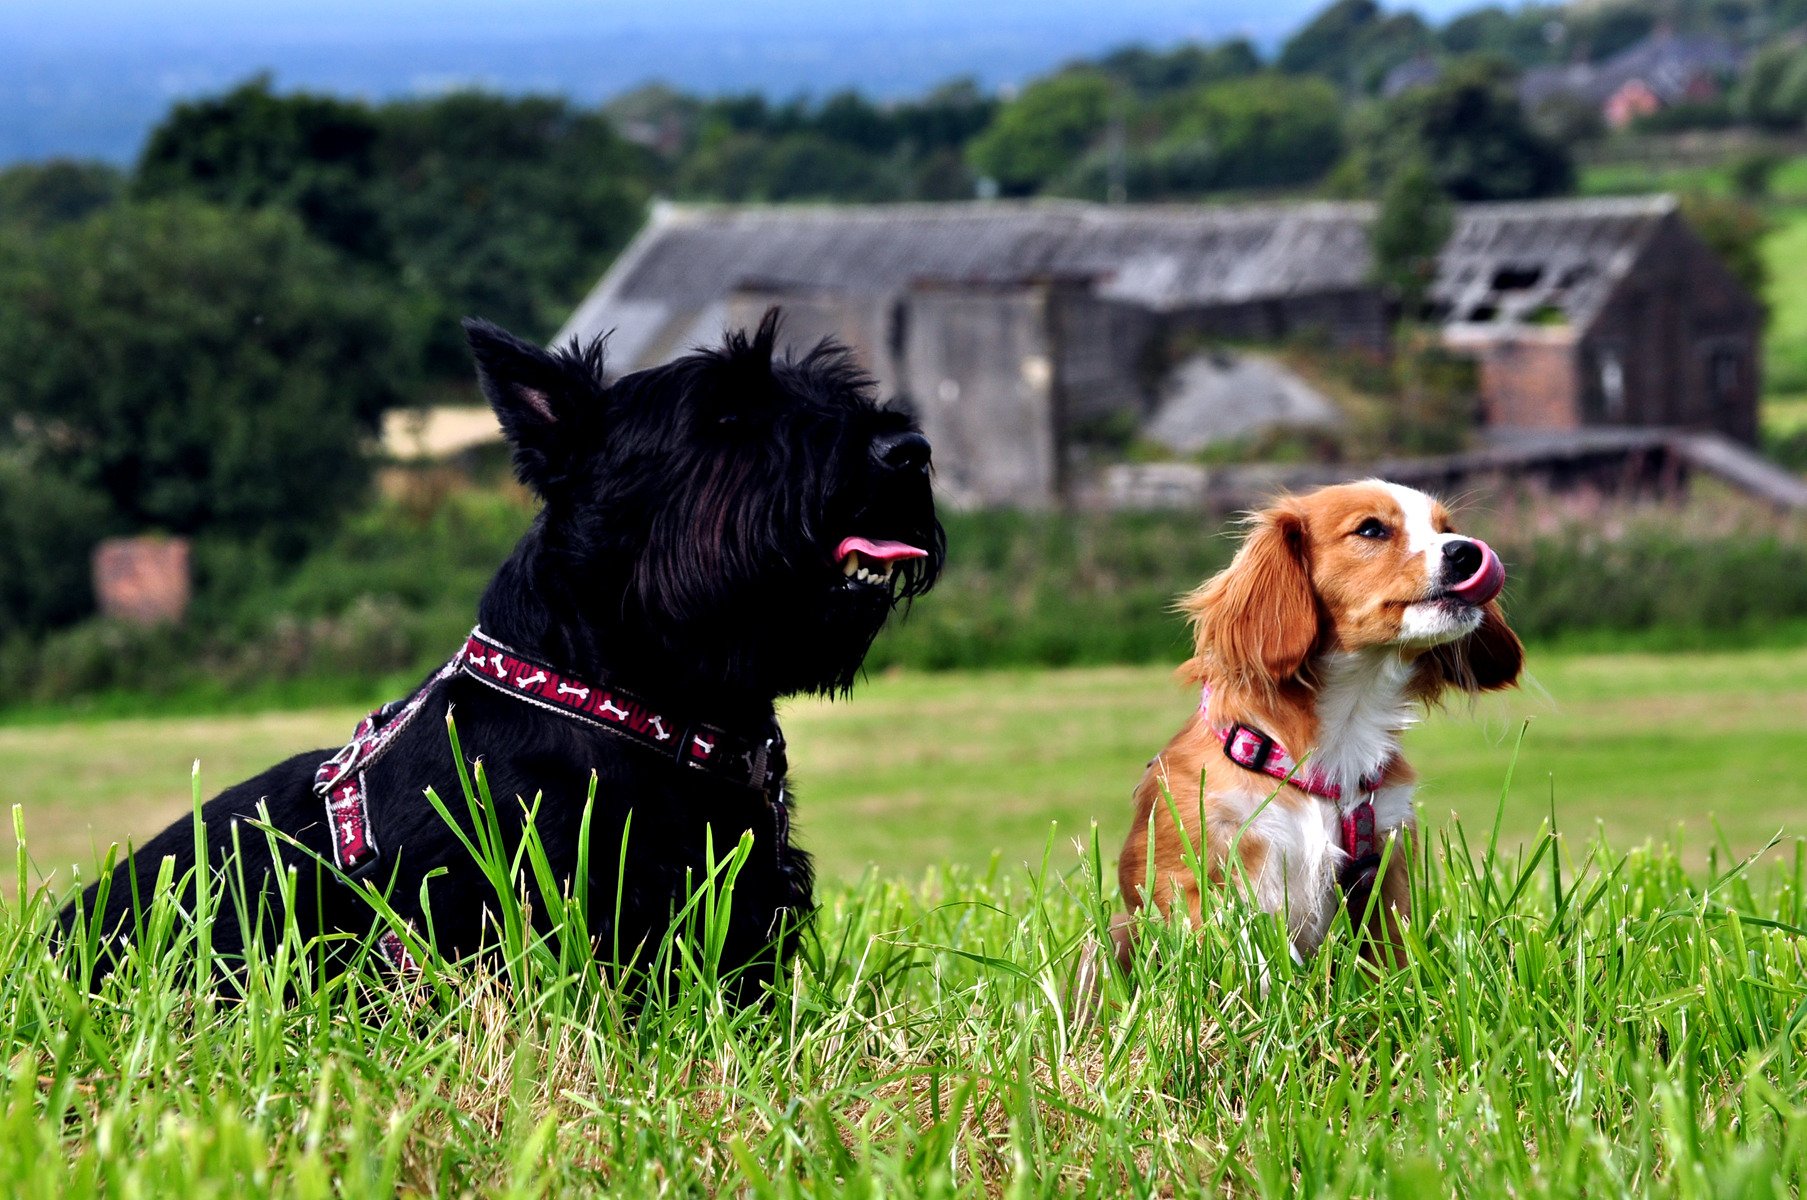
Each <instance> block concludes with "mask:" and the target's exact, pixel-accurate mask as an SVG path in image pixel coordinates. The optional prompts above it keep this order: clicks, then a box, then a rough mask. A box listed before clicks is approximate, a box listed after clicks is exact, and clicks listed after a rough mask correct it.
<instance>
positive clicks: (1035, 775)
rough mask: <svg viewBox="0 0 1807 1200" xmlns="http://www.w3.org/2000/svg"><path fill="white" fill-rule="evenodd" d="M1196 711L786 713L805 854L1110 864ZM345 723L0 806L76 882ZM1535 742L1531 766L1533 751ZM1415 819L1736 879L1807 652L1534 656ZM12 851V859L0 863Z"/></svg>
mask: <svg viewBox="0 0 1807 1200" xmlns="http://www.w3.org/2000/svg"><path fill="white" fill-rule="evenodd" d="M1195 703H1196V697H1195V696H1194V695H1192V694H1190V693H1188V692H1187V691H1185V690H1184V689H1182V688H1180V687H1179V686H1178V685H1176V684H1175V683H1173V682H1172V680H1171V678H1170V675H1169V670H1168V668H1165V667H1099V668H1075V669H1068V670H1058V671H1049V670H1012V671H956V672H944V673H934V674H924V673H916V672H887V673H884V674H880V675H878V676H876V677H874V678H872V679H870V680H868V681H866V682H865V683H864V684H862V685H861V686H860V687H859V688H858V689H856V691H855V692H854V694H853V696H852V697H851V698H850V699H844V700H836V701H827V700H798V701H793V702H791V703H790V704H789V705H788V707H787V709H786V710H785V714H784V715H785V728H786V731H787V734H788V736H789V738H790V740H791V743H792V746H793V752H792V756H791V757H792V763H793V782H794V787H795V790H796V792H797V795H798V797H799V804H800V809H799V814H798V819H797V829H798V834H799V836H800V837H801V838H802V839H803V840H804V842H805V844H806V845H808V846H809V847H810V848H811V849H812V850H813V851H814V852H815V853H816V855H817V858H818V865H819V867H820V868H821V870H822V872H823V874H824V876H825V878H827V879H830V880H832V881H834V882H837V883H853V882H855V881H857V880H858V879H859V878H860V877H861V876H862V875H863V874H864V873H866V872H867V871H868V870H872V869H877V870H879V871H880V872H881V873H882V874H883V875H885V876H886V877H887V878H891V879H903V880H911V879H915V878H917V877H919V876H920V875H922V874H923V873H925V872H927V871H928V870H930V869H931V868H933V867H935V866H937V865H940V864H955V865H958V866H962V867H967V868H972V869H977V870H984V869H987V868H988V867H989V865H990V863H991V862H992V859H993V858H994V857H996V858H997V859H998V860H999V861H1000V862H1001V863H1002V864H1003V866H1004V867H1005V868H1006V869H1008V870H1016V869H1019V868H1021V867H1022V866H1023V865H1024V864H1026V863H1038V862H1039V861H1040V859H1041V855H1042V852H1043V849H1044V846H1045V845H1046V844H1047V842H1048V840H1049V838H1050V837H1052V838H1053V839H1054V841H1055V865H1056V867H1057V868H1058V869H1061V870H1064V869H1066V868H1067V867H1070V866H1071V865H1073V863H1074V862H1076V861H1077V857H1076V851H1075V850H1074V845H1075V843H1078V842H1084V841H1086V840H1087V839H1088V838H1089V836H1090V835H1089V830H1090V827H1091V823H1092V822H1093V821H1094V820H1096V821H1097V822H1098V824H1099V826H1100V828H1101V830H1102V836H1103V837H1104V838H1105V839H1106V841H1107V843H1108V844H1107V850H1110V851H1114V850H1115V847H1116V839H1119V838H1120V837H1121V836H1122V833H1123V823H1124V822H1125V821H1126V820H1127V814H1128V807H1129V799H1128V798H1129V792H1130V788H1131V787H1132V786H1133V785H1134V783H1135V781H1136V780H1137V778H1138V777H1139V776H1140V774H1141V771H1142V765H1143V764H1144V763H1145V762H1146V761H1147V760H1148V758H1149V757H1150V756H1151V755H1153V754H1154V753H1155V752H1156V751H1157V750H1159V749H1160V748H1161V746H1162V744H1164V743H1165V741H1166V739H1167V738H1168V736H1169V735H1170V734H1171V733H1172V732H1173V731H1174V730H1175V729H1177V728H1178V727H1179V724H1180V722H1181V721H1182V720H1183V719H1184V717H1185V715H1186V713H1187V712H1188V711H1189V710H1190V709H1191V707H1192V706H1193V705H1194V704H1195ZM361 715H362V714H361V713H360V712H359V711H358V710H356V709H352V708H330V709H323V710H310V711H302V712H271V713H259V714H253V715H249V716H218V715H216V716H203V717H167V718H145V719H137V720H131V719H128V720H109V721H72V722H66V723H62V724H28V725H15V726H12V727H0V762H4V763H6V764H7V773H6V782H5V785H4V792H3V793H0V794H3V795H4V797H5V799H7V800H8V801H10V802H12V803H18V804H22V805H23V806H24V810H25V814H26V821H27V826H28V830H29V832H30V844H31V847H32V852H33V857H34V859H35V860H36V864H37V868H38V869H40V870H41V871H44V872H49V871H52V870H54V871H55V872H57V873H56V874H55V875H54V877H53V882H60V881H64V880H67V879H68V878H69V874H68V871H69V866H70V864H72V863H78V862H79V863H86V864H89V865H90V866H91V864H92V863H93V862H94V861H95V859H96V858H97V857H98V856H99V855H100V854H103V853H104V852H105V850H106V848H107V845H108V844H109V842H111V841H114V840H119V841H125V840H126V839H128V838H136V839H138V840H140V841H142V840H143V838H144V837H146V836H147V835H149V834H151V833H154V832H156V831H157V830H158V829H161V828H162V827H163V826H164V825H166V824H167V823H168V822H169V821H171V820H173V819H175V818H177V817H179V816H181V815H182V813H183V812H184V811H186V809H187V807H188V804H189V792H190V768H191V766H192V765H193V764H194V763H195V762H197V761H198V762H199V770H200V773H201V779H202V783H203V786H204V788H205V789H206V790H207V791H208V792H209V793H210V794H211V792H213V791H217V790H219V789H220V788H223V787H225V786H226V785H227V784H229V783H232V782H235V781H237V780H238V779H241V778H244V777H245V776H248V775H251V774H253V773H255V772H256V771H258V770H261V769H262V768H263V767H264V766H267V765H269V764H270V763H272V762H275V761H277V760H278V759H280V758H283V757H286V755H288V754H290V753H293V752H294V751H295V750H297V749H301V748H305V747H308V746H316V745H317V746H328V745H336V744H338V743H341V742H343V741H344V740H345V738H346V737H347V736H348V735H349V733H350V730H351V728H352V726H353V725H354V724H356V722H357V720H358V718H359V717H360V716H361ZM1521 736H1522V739H1523V740H1522V744H1521V741H1520V739H1521ZM1408 750H1409V751H1410V753H1411V754H1412V756H1413V758H1414V760H1415V762H1416V763H1417V765H1418V767H1419V770H1420V772H1421V773H1422V774H1423V775H1424V777H1425V778H1424V783H1423V785H1422V787H1421V789H1420V791H1419V801H1420V808H1421V810H1422V811H1423V813H1424V815H1425V818H1426V820H1427V821H1429V822H1432V823H1435V822H1440V821H1441V820H1443V819H1444V818H1446V817H1448V816H1450V815H1452V814H1454V815H1458V816H1460V817H1462V818H1463V819H1464V820H1465V821H1466V822H1467V823H1468V824H1470V825H1475V824H1482V823H1489V822H1491V821H1492V820H1493V817H1494V814H1495V809H1496V807H1497V805H1498V803H1499V800H1500V796H1501V787H1502V784H1503V783H1504V781H1505V779H1506V777H1507V775H1508V773H1509V772H1510V773H1511V775H1512V780H1513V784H1512V787H1511V788H1510V789H1509V790H1508V792H1507V794H1506V796H1505V808H1504V815H1503V824H1502V830H1503V832H1504V835H1505V836H1506V837H1507V838H1508V839H1509V840H1510V841H1511V842H1514V843H1516V842H1519V841H1523V840H1524V839H1527V838H1529V837H1531V836H1533V835H1534V834H1535V833H1536V832H1537V830H1538V827H1539V825H1540V823H1541V822H1543V821H1545V820H1546V819H1548V818H1549V817H1550V816H1551V815H1552V813H1554V815H1555V817H1556V820H1557V825H1558V828H1559V830H1561V831H1565V832H1566V835H1567V837H1568V838H1569V839H1570V840H1571V841H1572V840H1577V839H1579V840H1586V839H1587V838H1589V837H1591V836H1592V834H1593V832H1594V830H1595V828H1596V826H1598V827H1599V828H1600V829H1601V830H1603V831H1604V832H1605V834H1606V835H1607V838H1608V840H1609V841H1610V842H1611V843H1612V844H1613V845H1616V846H1630V845H1633V844H1636V843H1638V842H1641V841H1643V840H1644V839H1645V838H1648V837H1652V836H1654V837H1657V838H1659V839H1661V838H1667V837H1669V836H1671V835H1673V836H1674V837H1675V838H1676V839H1677V845H1678V847H1679V852H1680V853H1681V855H1682V857H1683V859H1684V861H1685V862H1687V863H1688V864H1689V865H1690V866H1702V865H1704V863H1705V861H1706V854H1707V851H1708V849H1709V848H1710V847H1713V846H1716V845H1717V846H1719V848H1720V850H1721V852H1722V853H1729V854H1733V855H1743V854H1746V853H1749V852H1750V851H1752V850H1754V849H1757V848H1758V847H1760V846H1762V845H1763V844H1764V843H1765V842H1767V841H1768V840H1769V839H1770V838H1771V837H1772V836H1774V835H1775V834H1777V833H1779V832H1780V833H1784V834H1787V835H1790V836H1793V835H1797V834H1807V777H1803V776H1802V775H1801V774H1800V773H1799V772H1798V771H1794V770H1791V769H1789V768H1788V765H1787V764H1790V763H1798V762H1800V761H1803V760H1807V647H1803V646H1796V647H1793V648H1785V649H1778V648H1766V649H1762V650H1739V651H1725V652H1719V653H1699V654H1666V655H1658V654H1632V653H1613V654H1575V653H1560V652H1552V653H1541V654H1540V653H1537V652H1535V651H1534V652H1533V655H1532V658H1531V674H1530V677H1529V679H1528V680H1527V682H1526V686H1525V687H1524V688H1523V689H1521V690H1519V691H1517V692H1513V693H1507V694H1501V695H1495V696H1489V697H1484V698H1481V699H1480V700H1478V701H1476V702H1475V703H1473V704H1472V705H1470V704H1468V703H1466V702H1463V701H1457V702H1455V703H1454V704H1453V706H1452V707H1450V708H1449V709H1447V710H1445V711H1442V712H1438V713H1434V714H1432V715H1431V716H1430V718H1429V720H1428V721H1427V722H1426V723H1425V724H1424V725H1423V726H1422V727H1421V728H1419V729H1417V730H1415V731H1414V732H1413V733H1412V734H1411V735H1410V738H1409V741H1408ZM0 844H3V843H0Z"/></svg>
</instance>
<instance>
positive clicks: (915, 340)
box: [558, 198, 1760, 504]
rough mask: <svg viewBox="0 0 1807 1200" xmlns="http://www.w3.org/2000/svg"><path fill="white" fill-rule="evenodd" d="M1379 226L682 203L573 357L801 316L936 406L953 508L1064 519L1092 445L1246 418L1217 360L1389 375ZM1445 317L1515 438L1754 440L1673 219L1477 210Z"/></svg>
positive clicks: (796, 339) (1139, 210)
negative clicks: (1328, 346) (1264, 347)
mask: <svg viewBox="0 0 1807 1200" xmlns="http://www.w3.org/2000/svg"><path fill="white" fill-rule="evenodd" d="M1372 217H1373V212H1372V208H1371V207H1370V206H1367V205H1362V204H1324V203H1308V204H1273V205H1262V206H1244V207H1202V206H1187V207H1180V206H1172V207H1166V206H1162V207H1138V206H1124V205H1115V206H1100V205H1089V204H1080V203H1070V202H1048V203H1022V204H1004V203H970V204H917V205H891V206H878V207H866V208H831V207H776V208H716V207H678V206H661V207H659V208H658V209H656V210H655V212H654V215H653V218H652V220H651V222H650V223H649V224H648V226H647V227H646V229H644V230H643V231H642V232H641V234H640V236H639V237H638V238H636V239H635V241H634V242H633V243H632V244H631V245H630V246H629V247H628V249H627V250H626V251H625V252H624V253H623V254H622V256H621V257H620V259H619V260H618V261H617V262H616V264H615V266H614V267H613V268H612V269H611V270H610V271H609V272H608V274H607V275H605V276H604V277H603V279H602V281H601V282H600V283H599V284H598V285H597V286H596V288H595V289H594V290H593V291H592V292H591V294H590V295H589V296H588V297H587V298H586V299H585V300H584V301H583V303H582V304H581V305H580V306H579V307H578V309H577V311H576V312H575V313H574V314H573V315H572V317H571V319H570V320H569V321H568V322H567V323H566V325H565V327H564V328H563V329H562V330H561V331H560V332H559V335H558V336H559V340H561V341H562V340H565V339H568V338H571V337H578V338H589V337H594V336H596V335H599V334H602V333H605V332H610V342H609V348H610V354H609V362H610V364H611V368H612V369H613V370H615V371H617V372H625V371H629V370H635V369H638V368H641V367H646V366H651V365H654V364H656V363H659V362H663V361H665V360H666V359H668V358H670V357H672V356H673V355H675V354H678V353H681V352H683V351H684V350H686V349H688V348H690V347H692V346H696V345H703V344H708V343H710V342H712V341H714V340H716V339H717V338H718V337H719V336H720V333H721V331H722V330H723V329H724V328H729V327H734V326H744V325H750V324H752V323H753V322H755V321H757V319H758V317H759V315H760V313H761V312H763V311H764V309H765V308H766V307H768V306H769V305H772V304H782V305H783V306H784V308H785V310H786V313H787V329H788V332H789V338H790V341H791V343H792V344H793V345H800V344H809V343H813V342H814V341H815V340H816V339H818V338H820V337H822V336H825V335H831V334H832V335H834V336H836V337H838V338H840V339H841V340H842V341H844V342H846V343H847V344H848V345H850V346H852V347H853V348H854V349H855V351H856V352H858V354H859V356H860V358H861V360H862V362H863V363H864V364H865V365H866V366H867V368H868V369H869V370H871V371H872V372H873V373H874V375H875V376H876V377H877V378H878V380H879V383H880V385H881V387H882V389H883V390H884V391H885V392H886V393H888V394H893V395H898V396H901V397H903V398H905V399H906V400H907V401H908V402H909V403H910V404H911V405H912V406H913V407H914V408H915V410H916V411H917V413H918V415H919V418H920V420H921V421H922V424H923V426H924V429H925V430H926V431H927V432H928V434H929V436H930V438H931V440H932V441H934V443H935V447H936V459H937V462H938V464H939V473H940V480H941V483H942V486H943V487H944V488H945V489H946V490H947V491H948V492H949V494H950V496H951V497H952V498H954V499H955V500H957V501H962V502H970V503H1018V504H1046V503H1052V502H1054V501H1056V500H1058V499H1059V498H1060V497H1062V496H1063V495H1066V494H1069V492H1070V491H1071V490H1072V486H1073V484H1074V483H1075V480H1073V479H1072V478H1071V475H1072V472H1073V467H1074V462H1075V456H1074V450H1075V447H1076V446H1077V445H1079V444H1080V443H1082V442H1084V441H1086V440H1087V439H1088V438H1089V437H1093V436H1096V435H1097V434H1098V432H1099V431H1101V430H1105V429H1110V428H1121V427H1122V425H1123V424H1124V422H1125V421H1128V422H1130V423H1131V424H1132V425H1133V424H1138V423H1140V424H1144V425H1145V424H1146V423H1147V422H1149V421H1150V420H1151V419H1152V418H1153V417H1154V416H1155V415H1156V414H1157V412H1159V413H1161V414H1162V425H1161V427H1162V428H1163V429H1167V428H1169V427H1170V426H1171V424H1172V422H1173V421H1177V420H1181V419H1182V418H1183V414H1185V413H1188V412H1191V413H1197V412H1198V406H1199V404H1201V403H1204V401H1202V400H1199V399H1197V398H1196V397H1199V396H1206V397H1208V396H1214V395H1223V394H1226V393H1225V391H1224V389H1223V387H1222V386H1221V380H1219V379H1217V378H1215V377H1212V378H1209V379H1207V378H1206V377H1205V376H1203V375H1201V374H1200V373H1199V365H1198V363H1197V362H1196V361H1195V359H1196V351H1197V350H1199V349H1200V348H1202V347H1208V346H1212V345H1224V344H1233V345H1242V346H1247V345H1249V344H1251V343H1261V342H1272V341H1276V340H1280V339H1285V338H1289V337H1293V336H1297V335H1311V336H1316V337H1321V338H1324V339H1327V340H1329V341H1330V342H1333V343H1336V344H1340V345H1344V346H1360V347H1366V348H1369V349H1371V350H1373V351H1375V352H1377V353H1382V352H1385V350H1386V349H1387V347H1388V343H1389V329H1390V320H1389V315H1390V314H1389V313H1388V311H1387V306H1386V304H1385V302H1384V300H1383V298H1382V296H1381V295H1380V293H1379V292H1378V291H1377V290H1376V289H1375V288H1374V286H1373V285H1372V284H1371V283H1370V282H1369V273H1370V254H1369V248H1368V226H1369V223H1370V222H1371V220H1372ZM1431 299H1432V302H1433V303H1434V304H1435V305H1436V306H1437V311H1438V313H1439V314H1440V316H1441V317H1442V318H1443V319H1444V320H1445V322H1446V325H1445V329H1446V337H1447V339H1448V340H1449V341H1450V343H1451V344H1452V345H1457V346H1460V347H1462V348H1464V349H1466V350H1468V351H1470V352H1472V353H1473V354H1475V355H1476V357H1477V358H1478V359H1479V360H1480V363H1481V372H1480V373H1481V380H1482V391H1483V396H1482V401H1483V405H1484V408H1485V419H1486V421H1487V422H1488V423H1489V424H1490V425H1493V426H1498V427H1525V428H1541V429H1571V428H1580V427H1582V426H1587V425H1601V424H1659V425H1677V426H1684V427H1688V428H1701V429H1714V430H1719V431H1722V432H1725V433H1729V434H1731V435H1732V436H1734V437H1738V438H1741V439H1744V440H1747V441H1748V440H1750V439H1751V438H1752V437H1753V436H1754V433H1755V413H1756V396H1757V391H1756V385H1757V368H1758V358H1757V352H1758V351H1757V337H1758V330H1759V325H1760V314H1759V310H1758V308H1757V304H1756V302H1755V300H1754V299H1752V298H1751V297H1750V296H1749V295H1747V294H1745V293H1744V291H1743V290H1742V289H1741V288H1740V287H1739V286H1738V284H1737V282H1736V281H1735V280H1734V279H1733V278H1732V277H1731V276H1730V274H1729V273H1728V272H1727V271H1726V270H1725V269H1724V267H1723V266H1721V265H1720V264H1719V263H1718V262H1717V261H1716V260H1715V259H1714V258H1713V256H1712V255H1711V253H1710V252H1709V251H1707V249H1706V247H1705V246H1704V244H1702V243H1701V242H1700V241H1699V239H1698V238H1696V237H1695V236H1694V235H1693V234H1692V233H1691V232H1690V231H1689V230H1688V229H1687V227H1686V226H1685V225H1684V224H1683V223H1682V221H1681V219H1680V217H1679V216H1678V215H1677V213H1676V211H1675V206H1674V204H1673V202H1672V201H1670V200H1669V199H1667V198H1653V199H1629V200H1626V199H1618V200H1579V201H1548V202H1539V203H1527V204H1510V205H1471V206H1466V207H1464V208H1462V209H1461V210H1460V212H1459V214H1458V217H1457V220H1456V223H1455V230H1454V233H1453V235H1452V237H1451V240H1450V243H1449V247H1448V249H1447V251H1446V252H1445V254H1444V256H1443V258H1442V261H1441V263H1440V266H1439V271H1438V275H1437V279H1436V282H1435V284H1434V286H1433V287H1432V289H1431ZM611 331H612V332H611ZM1207 384H1208V385H1209V386H1207ZM1264 386H1266V385H1264ZM1181 395H1190V396H1193V397H1194V399H1191V400H1188V401H1187V403H1186V404H1184V405H1178V406H1176V405H1175V404H1174V403H1173V401H1174V398H1175V397H1176V396H1181ZM1275 395H1276V396H1280V395H1281V394H1280V393H1278V392H1276V393H1275ZM1260 407H1261V408H1262V410H1263V411H1264V412H1268V413H1273V414H1276V416H1275V418H1274V419H1285V417H1286V416H1287V415H1288V414H1293V415H1299V416H1301V419H1304V416H1303V414H1306V413H1307V412H1309V411H1310V406H1309V405H1308V404H1304V403H1303V402H1301V403H1294V402H1292V401H1290V400H1287V399H1285V398H1284V397H1282V398H1280V399H1275V400H1273V401H1271V402H1264V403H1263V404H1262V405H1261V406H1260ZM1309 419H1310V421H1311V422H1313V423H1321V421H1322V420H1323V414H1322V413H1321V412H1311V415H1310V418H1309ZM1196 427H1197V429H1198V430H1200V431H1201V432H1200V434H1199V436H1201V437H1202V436H1208V431H1209V430H1210V429H1243V430H1246V429H1247V428H1249V423H1248V422H1247V421H1234V420H1217V421H1210V420H1204V419H1203V418H1202V417H1201V418H1200V419H1199V420H1198V421H1197V423H1196ZM1174 440H1185V439H1184V438H1182V437H1180V436H1179V435H1174Z"/></svg>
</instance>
